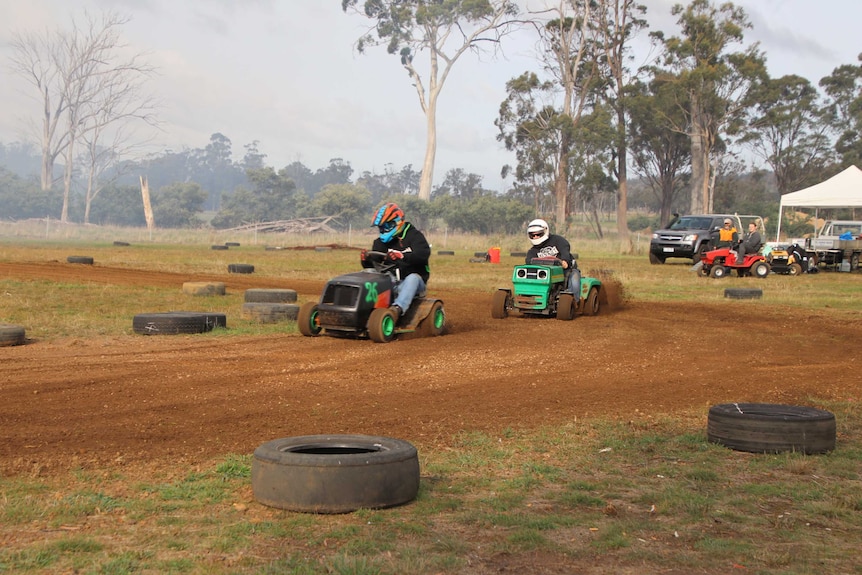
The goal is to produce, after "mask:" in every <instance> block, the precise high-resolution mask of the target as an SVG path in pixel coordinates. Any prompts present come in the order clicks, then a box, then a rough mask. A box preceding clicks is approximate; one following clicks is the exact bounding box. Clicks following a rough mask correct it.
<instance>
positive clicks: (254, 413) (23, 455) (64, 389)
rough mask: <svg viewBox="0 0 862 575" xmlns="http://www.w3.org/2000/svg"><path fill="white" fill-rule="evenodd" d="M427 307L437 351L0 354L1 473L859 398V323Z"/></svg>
mask: <svg viewBox="0 0 862 575" xmlns="http://www.w3.org/2000/svg"><path fill="white" fill-rule="evenodd" d="M79 270H80V268H79V267H78V268H70V266H67V265H63V264H58V263H46V264H0V276H6V277H12V278H16V279H49V280H57V281H65V280H68V279H69V274H75V273H82V272H81V271H79ZM87 280H88V281H90V282H97V283H106V284H123V285H125V284H137V285H164V286H176V285H179V283H182V282H184V281H209V280H217V281H225V278H224V277H223V276H220V277H218V278H215V277H210V276H206V275H199V276H189V275H188V274H182V275H181V276H180V275H177V274H171V273H158V272H153V271H143V270H129V269H119V268H108V267H92V268H89V269H88V270H87ZM226 283H227V287H228V289H231V290H241V289H247V288H251V287H269V288H272V287H290V288H293V289H295V290H297V291H298V292H299V293H300V294H303V295H304V296H305V297H306V298H309V297H316V295H317V294H319V292H320V290H321V288H322V285H323V284H322V282H307V281H306V282H303V281H292V280H291V281H288V280H284V281H283V282H281V285H279V282H273V280H272V278H254V277H252V276H248V277H241V278H237V277H231V278H229V280H228V281H227V282H226ZM434 295H435V296H438V297H441V298H442V299H443V300H444V301H445V305H446V312H447V317H448V321H449V324H450V328H449V333H448V334H446V335H444V336H442V337H438V338H432V339H414V340H404V341H395V342H392V343H389V344H374V343H372V342H370V341H364V340H343V339H335V338H329V337H318V338H303V337H301V336H299V335H279V336H267V337H253V336H236V337H230V338H225V337H210V336H184V335H180V336H153V337H147V336H131V335H129V336H126V335H122V336H117V337H110V338H107V337H106V338H99V339H96V340H93V341H84V340H81V339H74V338H73V339H64V340H56V341H51V342H39V341H35V342H30V343H28V344H27V345H22V346H15V347H2V348H0V399H2V401H0V474H2V475H9V474H52V473H56V472H60V471H63V470H67V469H69V468H71V467H74V466H85V467H87V466H91V465H92V466H115V465H129V466H132V465H134V466H143V467H147V468H159V467H167V466H175V465H176V464H177V463H185V464H198V463H203V462H205V461H209V460H211V459H213V458H218V457H221V456H223V455H225V454H228V453H251V452H252V451H253V450H254V448H255V447H256V446H257V445H259V444H260V443H262V442H264V441H267V440H269V439H273V438H277V437H284V436H289V435H305V434H317V433H367V434H372V435H386V436H392V437H399V438H403V439H407V440H408V441H412V442H414V443H416V444H417V445H418V446H424V447H430V446H440V447H442V446H445V445H446V444H448V443H449V442H450V441H451V440H452V438H453V435H454V434H456V433H457V432H458V431H459V430H482V431H491V432H493V431H497V430H501V429H504V428H507V427H512V428H531V427H538V426H544V425H553V424H557V423H564V422H570V421H572V420H573V419H574V418H589V417H598V416H610V417H622V418H636V417H649V416H652V415H658V414H665V413H673V412H675V411H680V410H686V411H689V410H692V409H694V410H700V409H702V410H703V414H704V424H705V421H706V410H707V408H708V406H709V405H710V404H713V403H718V402H725V401H765V402H775V403H803V404H808V403H810V399H811V398H812V397H814V398H823V399H831V398H835V399H847V398H857V399H858V398H859V397H860V396H862V378H860V377H859V362H858V361H854V360H853V359H852V358H854V357H858V352H857V348H858V342H859V341H860V340H862V325H860V324H859V322H848V323H842V322H840V321H839V320H838V319H837V318H824V317H814V316H813V315H810V314H808V313H803V314H802V317H800V313H799V312H798V311H796V310H790V309H786V308H778V309H776V308H770V307H769V306H768V305H765V304H764V303H761V302H754V301H734V300H726V301H725V302H722V304H714V305H700V304H683V305H681V304H677V303H674V304H662V305H655V304H644V303H638V302H627V303H626V304H625V305H623V306H620V307H618V308H617V309H612V310H605V311H603V313H602V314H601V315H599V316H597V317H578V318H576V319H575V320H574V321H573V322H562V321H556V320H553V319H548V320H541V319H528V318H509V319H506V320H494V319H491V316H490V297H489V295H488V294H487V293H473V292H455V291H443V292H435V293H434ZM741 325H745V326H747V327H746V330H745V331H742V330H740V328H739V326H741ZM228 326H230V317H228ZM671 328H672V330H671ZM671 334H672V335H671ZM801 334H806V335H805V336H804V337H803V336H802V335H801ZM836 334H840V336H838V335H836ZM752 341H754V342H757V343H756V344H748V343H747V342H752ZM767 342H768V349H769V350H771V351H767ZM803 342H804V347H802V346H801V344H802V343H803ZM694 350H697V351H698V353H695V352H694ZM788 350H793V352H790V351H788ZM800 350H804V351H802V352H801V353H800ZM732 356H735V362H734V363H731V361H730V360H731V358H732ZM812 358H817V359H816V361H814V360H812ZM814 365H816V367H817V368H816V370H815V369H814V368H813V366H814Z"/></svg>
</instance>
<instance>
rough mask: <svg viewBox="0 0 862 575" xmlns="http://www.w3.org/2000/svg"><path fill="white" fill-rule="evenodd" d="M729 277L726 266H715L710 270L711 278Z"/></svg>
mask: <svg viewBox="0 0 862 575" xmlns="http://www.w3.org/2000/svg"><path fill="white" fill-rule="evenodd" d="M726 275H727V268H726V267H724V266H719V265H715V266H712V268H710V270H709V277H711V278H713V279H721V278H723V277H724V276H726Z"/></svg>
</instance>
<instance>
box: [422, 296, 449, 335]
mask: <svg viewBox="0 0 862 575" xmlns="http://www.w3.org/2000/svg"><path fill="white" fill-rule="evenodd" d="M445 327H446V312H445V311H444V310H443V302H442V301H435V302H434V305H432V306H431V313H429V314H428V317H426V318H425V319H423V320H422V335H424V336H426V337H436V336H438V335H441V334H442V333H443V329H444V328H445Z"/></svg>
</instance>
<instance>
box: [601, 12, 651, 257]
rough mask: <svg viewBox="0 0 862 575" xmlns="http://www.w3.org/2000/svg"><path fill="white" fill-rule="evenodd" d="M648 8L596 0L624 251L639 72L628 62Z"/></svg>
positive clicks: (627, 238) (628, 244) (627, 249)
mask: <svg viewBox="0 0 862 575" xmlns="http://www.w3.org/2000/svg"><path fill="white" fill-rule="evenodd" d="M645 12H646V7H645V6H643V5H642V4H640V3H638V2H637V1H636V0H603V1H601V2H597V3H596V6H595V9H594V17H593V22H594V25H595V27H596V30H597V34H596V36H597V44H596V45H595V51H596V57H597V58H598V60H599V62H600V64H601V69H602V73H601V75H600V76H601V77H602V78H603V79H604V82H605V83H604V84H603V87H604V89H603V90H602V91H601V92H600V93H601V94H602V99H603V101H604V102H605V103H606V104H607V105H608V106H610V107H611V109H612V110H613V112H614V115H615V129H616V134H615V137H614V143H613V146H614V158H613V160H614V164H615V167H614V175H615V176H616V179H617V202H616V204H617V205H616V209H617V228H618V234H619V239H620V251H621V252H622V253H630V252H631V251H632V249H633V246H632V241H631V236H630V235H629V228H628V224H627V220H628V172H627V170H628V134H627V130H626V126H627V125H628V114H627V107H628V106H627V103H626V98H625V94H626V91H627V88H628V86H629V85H630V84H631V83H632V82H633V81H635V79H636V76H637V73H638V72H637V71H632V70H631V69H630V68H629V66H628V63H629V62H630V61H631V59H632V55H631V46H630V41H631V40H632V38H634V37H635V36H636V35H637V33H638V32H639V31H641V30H643V29H645V28H646V26H647V23H646V20H644V19H643V18H642V17H641V16H642V15H643V14H644V13H645Z"/></svg>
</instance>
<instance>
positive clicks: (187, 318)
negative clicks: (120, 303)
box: [132, 312, 212, 335]
mask: <svg viewBox="0 0 862 575" xmlns="http://www.w3.org/2000/svg"><path fill="white" fill-rule="evenodd" d="M211 329H212V324H209V323H208V322H207V316H206V315H205V314H197V313H175V312H163V313H139V314H138V315H136V316H135V317H134V318H133V319H132V330H133V331H134V332H135V333H139V334H141V335H177V334H181V333H204V332H205V331H209V330H211Z"/></svg>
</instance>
